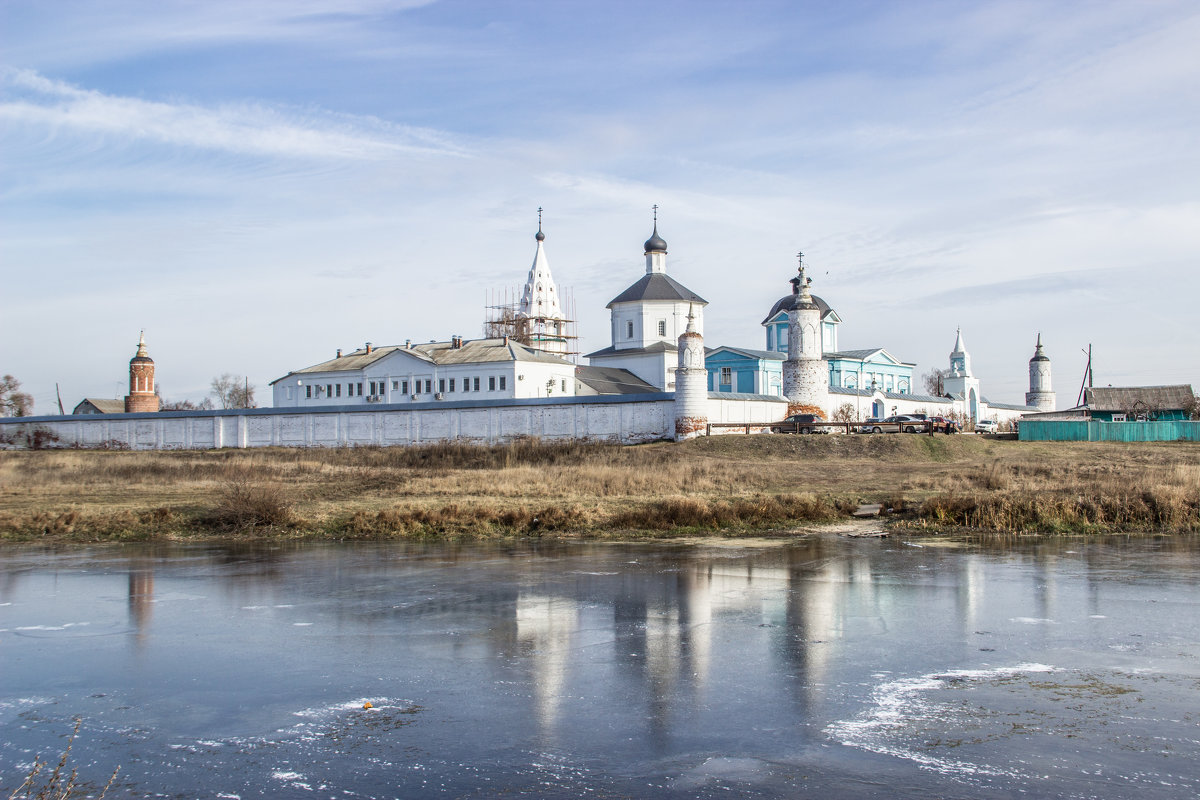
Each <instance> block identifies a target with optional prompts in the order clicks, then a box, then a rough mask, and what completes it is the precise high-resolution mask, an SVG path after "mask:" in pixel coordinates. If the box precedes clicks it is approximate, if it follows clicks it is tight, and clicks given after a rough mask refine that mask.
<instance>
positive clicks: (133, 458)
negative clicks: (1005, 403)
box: [0, 435, 1200, 540]
mask: <svg viewBox="0 0 1200 800" xmlns="http://www.w3.org/2000/svg"><path fill="white" fill-rule="evenodd" d="M867 502H879V503H883V504H884V505H885V507H888V508H892V509H894V510H895V511H897V512H904V513H905V514H907V515H910V516H909V518H908V522H907V524H908V525H911V526H916V527H924V528H926V529H929V528H939V529H940V528H944V527H970V528H986V529H991V530H1000V531H1010V532H1023V531H1034V530H1044V531H1056V530H1163V529H1168V530H1175V529H1178V530H1200V446H1198V445H1195V444H1188V443H1151V444H1135V445H1129V444H1115V443H1114V444H1109V443H1091V444H1085V443H1081V444H1063V443H1038V444H1033V443H1020V442H1007V441H995V440H984V439H978V438H976V437H969V436H939V437H929V436H900V435H891V436H844V435H843V436H736V435H733V436H720V437H712V438H701V439H698V440H695V441H692V442H688V443H686V444H681V445H680V444H670V443H660V444H653V445H642V446H637V447H621V446H617V445H607V444H588V443H581V442H570V443H562V444H554V443H547V444H541V443H538V442H535V441H518V442H513V443H511V444H507V445H498V446H493V447H476V446H470V445H458V444H446V445H437V446H432V447H420V448H377V447H368V448H353V449H349V448H347V449H337V450H315V449H314V450H301V449H271V450H219V451H185V452H120V451H107V452H86V451H83V452H81V451H40V452H17V451H11V452H0V539H3V538H7V539H20V540H28V539H34V538H36V539H42V538H47V537H49V538H54V539H63V540H102V539H148V538H186V537H192V536H199V535H209V536H211V535H213V534H214V533H216V534H220V535H226V536H228V535H244V534H250V533H253V534H254V535H271V536H327V537H382V536H419V535H439V536H495V535H510V534H519V535H529V534H534V535H538V534H543V533H551V534H554V535H567V534H584V535H611V532H613V531H680V530H685V531H686V530H711V529H728V530H747V529H762V528H787V527H789V526H793V525H795V524H797V523H799V522H807V521H821V520H828V519H832V518H833V517H835V516H837V515H839V514H844V513H846V512H847V511H849V510H853V508H854V507H856V506H857V504H858V503H867Z"/></svg>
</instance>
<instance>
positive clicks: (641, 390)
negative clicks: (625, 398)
mask: <svg viewBox="0 0 1200 800" xmlns="http://www.w3.org/2000/svg"><path fill="white" fill-rule="evenodd" d="M575 377H576V378H578V379H579V382H580V383H581V384H583V386H582V387H578V388H577V394H580V395H587V394H647V393H650V392H660V391H662V390H661V389H659V388H658V387H657V386H654V385H652V384H649V383H646V382H645V381H644V380H642V379H641V378H639V377H638V376H637V375H634V374H633V373H632V372H630V371H629V370H627V369H619V368H617V367H576V368H575ZM579 389H583V391H579ZM588 390H590V391H588Z"/></svg>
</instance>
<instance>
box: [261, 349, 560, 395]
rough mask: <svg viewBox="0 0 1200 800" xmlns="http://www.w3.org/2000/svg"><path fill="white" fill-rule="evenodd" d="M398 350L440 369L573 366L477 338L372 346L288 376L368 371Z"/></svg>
mask: <svg viewBox="0 0 1200 800" xmlns="http://www.w3.org/2000/svg"><path fill="white" fill-rule="evenodd" d="M397 351H400V352H403V353H405V354H406V355H409V356H412V357H413V358H416V359H419V360H421V361H425V362H428V363H430V364H436V365H438V366H448V365H451V364H487V363H499V362H512V361H524V362H529V361H533V362H539V363H543V364H565V365H568V366H569V365H570V363H571V362H569V361H567V360H566V359H564V358H560V357H559V356H556V355H553V354H552V353H546V352H544V351H541V350H536V349H534V348H532V347H527V346H525V345H523V344H520V343H518V342H515V341H513V340H512V339H508V340H507V341H506V340H504V339H474V340H463V341H462V343H461V344H460V345H459V346H457V347H456V346H455V343H454V342H429V343H427V344H414V345H412V346H411V347H405V346H403V345H387V346H384V347H372V348H371V352H369V353H368V352H367V350H366V348H365V347H363V348H359V349H358V350H355V351H354V352H352V353H348V354H346V355H343V356H342V357H340V358H333V359H330V360H329V361H323V362H321V363H320V364H314V365H312V366H311V367H305V368H304V369H298V370H295V371H294V372H289V373H288V375H300V374H304V373H314V372H355V371H358V370H363V369H366V368H367V367H369V366H370V365H372V364H374V363H375V362H377V361H379V360H380V359H382V358H386V357H387V356H390V355H392V354H393V353H395V352H397ZM284 377H287V376H284ZM281 380H283V378H276V379H275V380H274V381H271V383H273V384H274V383H278V382H279V381H281Z"/></svg>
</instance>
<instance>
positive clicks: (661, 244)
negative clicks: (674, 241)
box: [644, 222, 667, 253]
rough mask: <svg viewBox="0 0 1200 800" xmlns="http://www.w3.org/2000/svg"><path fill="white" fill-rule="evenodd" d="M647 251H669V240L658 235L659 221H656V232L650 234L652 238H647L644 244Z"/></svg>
mask: <svg viewBox="0 0 1200 800" xmlns="http://www.w3.org/2000/svg"><path fill="white" fill-rule="evenodd" d="M644 246H645V248H646V252H647V253H654V252H662V253H665V252H667V240H666V239H664V238H662V237H661V236H659V235H658V223H657V222H656V223H654V233H652V234H650V238H649V239H647V240H646V244H645V245H644Z"/></svg>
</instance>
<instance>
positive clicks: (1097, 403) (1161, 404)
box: [1084, 383, 1196, 411]
mask: <svg viewBox="0 0 1200 800" xmlns="http://www.w3.org/2000/svg"><path fill="white" fill-rule="evenodd" d="M1195 398H1196V396H1195V394H1193V393H1192V387H1191V385H1190V384H1186V383H1182V384H1177V385H1174V386H1094V387H1092V388H1090V389H1086V390H1085V391H1084V405H1085V406H1087V407H1088V408H1090V409H1091V410H1092V411H1131V410H1133V409H1134V408H1135V407H1136V408H1142V407H1145V408H1148V409H1157V410H1159V411H1167V410H1179V409H1185V408H1190V407H1191V404H1192V403H1193V402H1194V401H1195Z"/></svg>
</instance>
